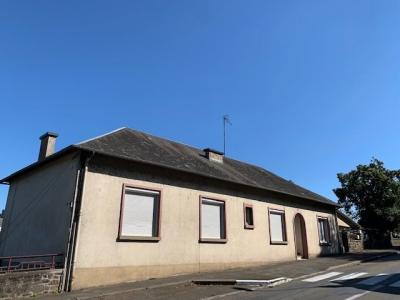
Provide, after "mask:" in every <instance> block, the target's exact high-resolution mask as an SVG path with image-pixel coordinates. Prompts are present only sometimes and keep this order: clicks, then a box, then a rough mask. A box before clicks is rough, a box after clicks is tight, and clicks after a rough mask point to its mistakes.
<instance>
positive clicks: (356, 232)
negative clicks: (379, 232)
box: [337, 210, 364, 252]
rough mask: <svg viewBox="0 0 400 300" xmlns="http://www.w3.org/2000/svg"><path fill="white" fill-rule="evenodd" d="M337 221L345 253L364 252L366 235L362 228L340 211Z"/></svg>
mask: <svg viewBox="0 0 400 300" xmlns="http://www.w3.org/2000/svg"><path fill="white" fill-rule="evenodd" d="M337 220H338V226H339V231H340V236H341V239H342V241H341V245H342V247H343V252H362V251H363V250H364V233H363V231H362V229H361V226H360V225H359V224H358V223H357V222H356V221H354V220H353V219H352V218H350V217H349V216H348V215H346V214H345V213H343V212H341V211H340V210H338V211H337Z"/></svg>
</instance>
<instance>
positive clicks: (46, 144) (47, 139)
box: [38, 132, 58, 161]
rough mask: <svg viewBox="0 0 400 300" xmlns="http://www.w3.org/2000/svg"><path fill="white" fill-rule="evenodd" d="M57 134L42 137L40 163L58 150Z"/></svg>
mask: <svg viewBox="0 0 400 300" xmlns="http://www.w3.org/2000/svg"><path fill="white" fill-rule="evenodd" d="M57 137H58V134H57V133H54V132H46V133H45V134H43V135H42V136H41V137H40V151H39V158H38V161H41V160H43V159H45V158H46V157H47V156H49V155H52V154H53V153H54V152H55V148H56V139H57Z"/></svg>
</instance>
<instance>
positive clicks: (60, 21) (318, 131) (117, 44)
mask: <svg viewBox="0 0 400 300" xmlns="http://www.w3.org/2000/svg"><path fill="white" fill-rule="evenodd" d="M399 36H400V2H399V1H396V0H394V1H389V0H388V1H367V0H359V1H356V0H353V1H348V0H344V1H340V0H335V1H305V0H304V1H283V0H276V1H272V0H269V1H265V0H262V1H255V0H252V1H232V0H229V1H172V0H171V1H161V0H160V1H100V0H96V1H62V2H60V1H2V2H1V4H0V104H1V106H0V126H1V128H2V131H1V140H0V145H1V152H0V153H1V156H0V177H4V176H6V175H8V174H10V173H11V172H13V171H15V170H18V169H20V168H21V167H24V166H25V165H27V164H29V163H31V162H34V161H35V160H36V159H37V154H38V149H39V139H38V137H39V136H40V135H41V134H42V133H44V132H45V131H48V130H50V131H55V132H58V133H59V134H60V136H59V139H58V142H57V143H58V144H57V148H58V149H61V148H63V147H65V146H67V145H69V144H72V143H76V142H79V141H81V140H84V139H87V138H90V137H93V136H96V135H99V134H103V133H105V132H107V131H111V130H113V129H115V128H119V127H122V126H127V127H131V128H135V129H138V130H142V131H145V132H149V133H152V134H155V135H158V136H161V137H165V138H169V139H173V140H177V141H180V142H184V143H186V144H191V145H194V146H197V147H200V148H204V147H212V148H217V149H221V148H222V121H221V118H222V115H223V114H229V115H230V116H231V120H232V123H233V125H232V126H230V127H229V128H228V141H227V153H228V155H229V156H231V157H233V158H236V159H239V160H243V161H247V162H250V163H253V164H257V165H260V166H263V167H265V168H267V169H269V170H271V171H273V172H275V173H277V174H279V175H281V176H283V177H285V178H287V179H291V180H293V181H295V182H296V183H298V184H300V185H303V186H305V187H307V188H309V189H311V190H313V191H315V192H318V193H320V194H322V195H325V196H327V197H330V198H331V199H333V200H335V197H334V195H333V193H332V189H333V188H335V187H336V186H337V185H338V182H337V179H336V173H338V172H346V171H349V170H350V169H351V168H353V167H354V166H355V165H357V164H359V163H367V162H368V161H369V160H370V158H371V157H372V156H375V157H377V158H379V159H381V160H383V161H384V162H385V163H386V166H387V167H389V168H400V155H399V153H400V133H399V132H400V130H399V129H400V122H399V121H398V115H399V110H400V101H399V96H400V56H399V53H400V39H399ZM6 195H7V186H0V208H1V207H3V206H4V205H5V201H6Z"/></svg>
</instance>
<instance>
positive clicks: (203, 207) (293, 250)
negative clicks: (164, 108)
mask: <svg viewBox="0 0 400 300" xmlns="http://www.w3.org/2000/svg"><path fill="white" fill-rule="evenodd" d="M56 138H57V134H54V133H46V134H44V135H43V136H42V137H41V147H40V153H39V159H38V161H37V162H35V163H33V164H32V165H30V166H28V167H26V168H24V169H22V170H20V171H18V172H16V173H14V174H12V175H10V176H8V177H6V178H4V179H2V180H1V183H4V184H9V193H8V199H7V205H6V209H5V218H4V223H3V230H2V232H1V235H0V240H1V241H0V256H7V255H31V254H32V255H33V254H47V253H63V255H64V257H65V263H64V277H63V278H64V279H63V283H64V286H65V289H66V290H70V289H79V288H85V287H90V286H97V285H103V284H114V283H120V282H125V281H134V280H142V279H146V278H153V277H162V276H168V275H172V274H178V273H185V272H199V271H207V270H218V269H226V268H233V267H241V266H254V265H262V264H268V263H272V262H278V261H295V260H296V259H306V258H309V257H316V256H321V255H331V254H337V253H339V251H340V245H339V241H340V236H339V231H338V224H337V217H336V214H337V208H338V205H337V204H336V203H334V202H332V201H330V200H329V199H327V198H325V197H322V196H320V195H318V194H316V193H313V192H311V191H309V190H307V189H305V188H302V187H300V186H298V185H296V184H294V183H293V182H291V181H288V180H285V179H283V178H281V177H279V176H277V175H275V174H273V173H271V172H269V171H267V170H265V169H263V168H261V167H258V166H254V165H251V164H247V163H244V162H241V161H238V160H234V159H231V158H228V157H226V156H224V154H223V153H221V152H219V151H216V150H212V149H209V148H207V149H204V150H200V149H197V148H194V147H191V146H187V145H183V144H180V143H176V142H173V141H169V140H166V139H162V138H159V137H155V136H152V135H149V134H145V133H142V132H138V131H135V130H132V129H128V128H122V129H118V130H115V131H113V132H111V133H108V134H105V135H103V136H100V137H96V138H93V139H90V140H87V141H84V142H81V143H78V144H74V145H71V146H69V147H67V148H65V149H63V150H60V151H58V152H55V141H56ZM304 172H307V170H304Z"/></svg>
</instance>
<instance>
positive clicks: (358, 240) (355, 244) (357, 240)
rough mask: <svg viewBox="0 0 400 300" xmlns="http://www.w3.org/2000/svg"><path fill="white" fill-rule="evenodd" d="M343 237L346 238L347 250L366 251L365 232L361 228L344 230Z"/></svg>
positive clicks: (352, 251)
mask: <svg viewBox="0 0 400 300" xmlns="http://www.w3.org/2000/svg"><path fill="white" fill-rule="evenodd" d="M342 238H344V240H343V243H344V248H345V251H346V252H350V253H357V252H363V251H364V242H363V234H362V232H361V231H360V230H350V231H344V232H343V233H342Z"/></svg>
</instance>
